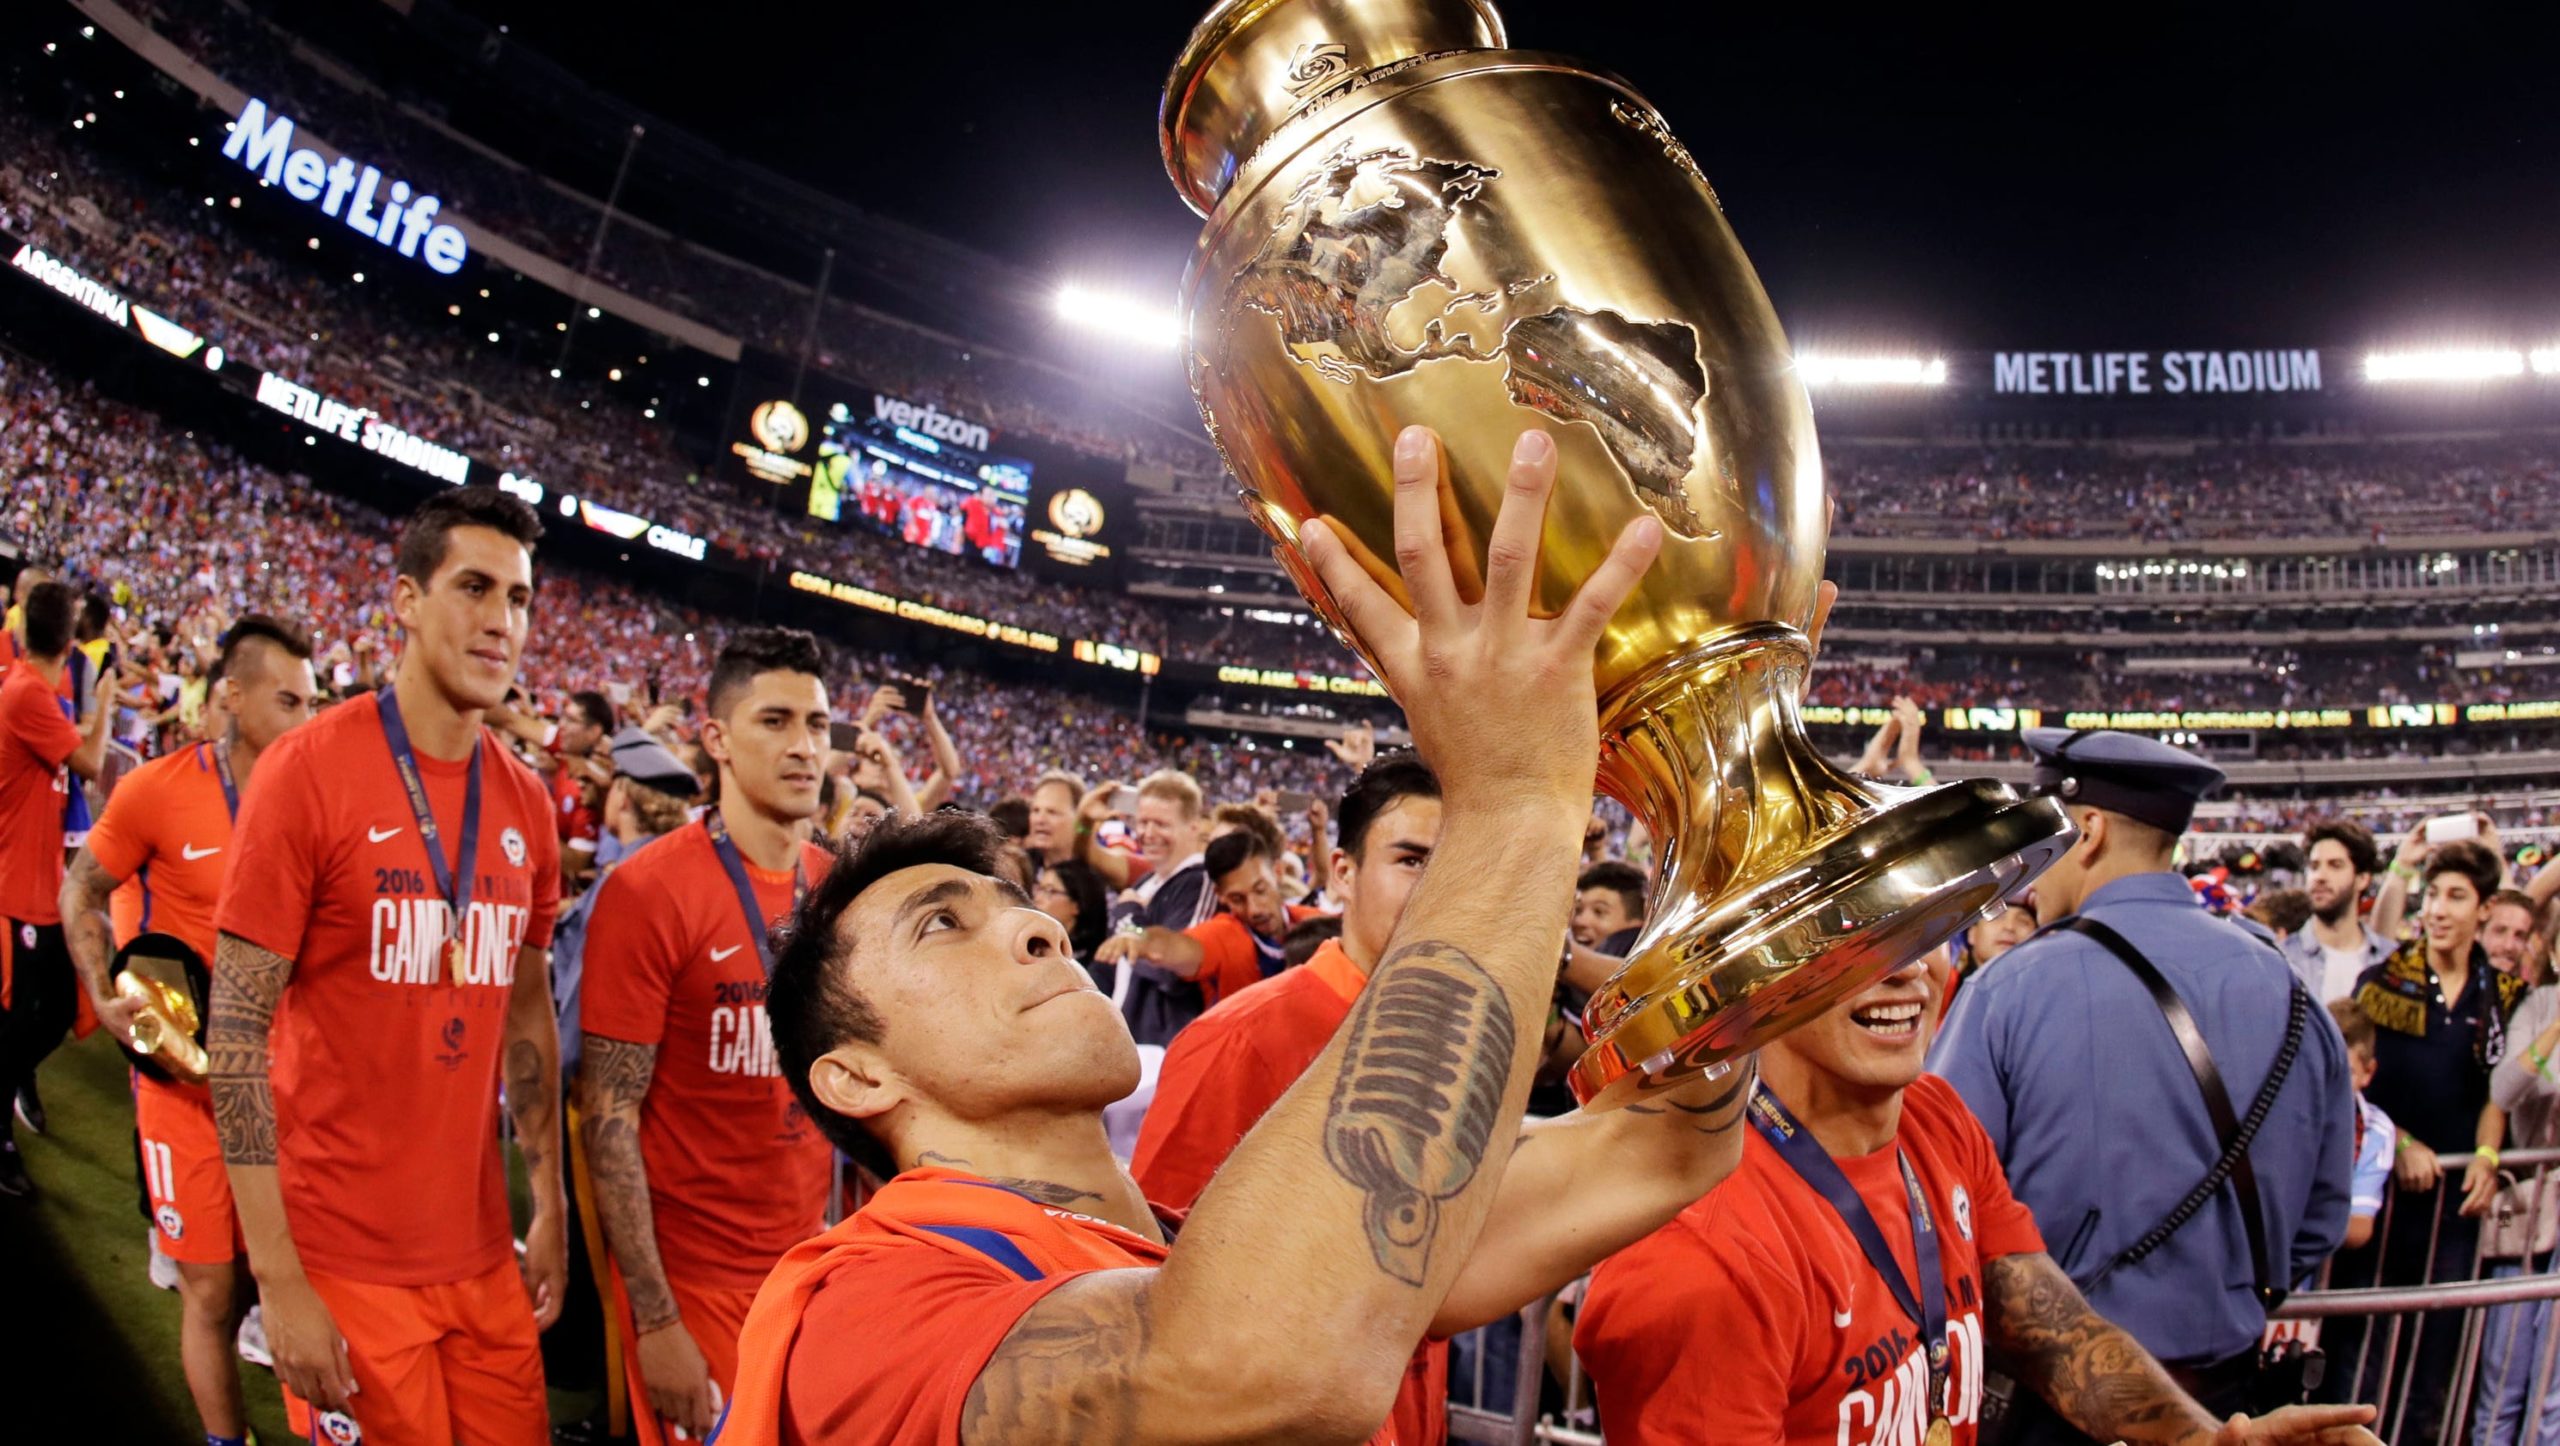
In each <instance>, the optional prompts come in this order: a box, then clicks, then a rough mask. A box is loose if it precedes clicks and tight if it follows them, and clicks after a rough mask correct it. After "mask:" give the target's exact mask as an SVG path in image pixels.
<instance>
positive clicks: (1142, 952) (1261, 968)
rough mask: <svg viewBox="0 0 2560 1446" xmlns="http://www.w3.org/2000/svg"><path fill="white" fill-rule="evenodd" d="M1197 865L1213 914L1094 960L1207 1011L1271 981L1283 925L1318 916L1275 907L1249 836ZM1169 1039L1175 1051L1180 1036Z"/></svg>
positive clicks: (1214, 845) (1109, 948) (1275, 883)
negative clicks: (1191, 988) (1182, 986)
mask: <svg viewBox="0 0 2560 1446" xmlns="http://www.w3.org/2000/svg"><path fill="white" fill-rule="evenodd" d="M1200 862H1201V867H1202V868H1204V869H1206V870H1207V871H1208V874H1209V882H1210V884H1211V886H1212V887H1214V888H1215V889H1216V891H1217V899H1218V912H1217V913H1215V914H1212V915H1210V916H1209V917H1208V918H1207V919H1205V920H1203V921H1202V922H1200V923H1197V924H1194V925H1192V926H1191V927H1190V928H1188V929H1167V928H1164V927H1162V926H1160V925H1149V926H1147V927H1146V928H1145V929H1144V930H1142V931H1140V932H1138V933H1135V934H1116V935H1113V936H1112V937H1111V938H1108V939H1105V940H1103V941H1102V947H1101V949H1100V950H1098V951H1096V953H1095V954H1094V959H1095V961H1096V962H1097V963H1103V964H1117V963H1120V962H1121V961H1123V960H1127V959H1135V960H1137V961H1139V962H1141V963H1146V964H1153V965H1155V966H1157V967H1158V968H1161V969H1164V970H1167V971H1169V972H1171V973H1172V974H1173V975H1174V976H1175V977H1177V978H1181V979H1188V980H1191V981H1192V982H1194V983H1196V984H1198V985H1199V986H1200V995H1201V998H1202V999H1203V1000H1204V1001H1205V1002H1206V1004H1207V1005H1208V1006H1209V1007H1211V1008H1215V1007H1216V1006H1217V1005H1218V1004H1219V1003H1221V1002H1223V1001H1224V1000H1225V999H1227V998H1228V997H1229V996H1231V995H1234V994H1236V993H1239V992H1241V991H1242V990H1244V989H1245V988H1246V987H1247V986H1249V985H1254V984H1259V983H1261V982H1262V981H1263V980H1265V979H1269V978H1271V977H1273V976H1275V975H1277V974H1278V973H1279V972H1280V971H1281V969H1282V968H1283V967H1285V961H1284V959H1283V956H1282V953H1281V948H1280V936H1281V935H1283V934H1286V933H1288V932H1289V926H1290V925H1292V924H1295V923H1297V922H1298V921H1300V920H1302V919H1312V918H1314V917H1316V915H1318V914H1319V913H1321V912H1323V911H1322V910H1320V909H1310V908H1306V907H1303V906H1301V905H1298V904H1288V903H1283V902H1281V899H1280V875H1279V871H1278V868H1277V865H1276V862H1275V860H1274V859H1273V857H1272V850H1271V845H1270V843H1269V841H1267V840H1265V839H1264V838H1262V837H1261V835H1259V834H1257V833H1255V832H1253V831H1252V830H1250V829H1237V830H1236V831H1235V832H1233V833H1225V834H1220V835H1219V836H1218V837H1217V838H1215V839H1212V840H1210V842H1209V847H1208V849H1207V850H1206V851H1205V852H1204V853H1202V855H1201V858H1200ZM1174 1038H1175V1043H1176V1044H1179V1043H1180V1042H1181V1039H1182V1036H1180V1035H1176V1036H1175V1037H1174ZM1142 1183H1143V1182H1142ZM1159 1198H1161V1197H1159ZM1172 1203H1177V1204H1178V1203H1181V1202H1178V1201H1177V1202H1172Z"/></svg>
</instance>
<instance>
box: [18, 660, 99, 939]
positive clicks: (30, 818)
mask: <svg viewBox="0 0 2560 1446" xmlns="http://www.w3.org/2000/svg"><path fill="white" fill-rule="evenodd" d="M78 751H80V730H79V729H77V728H74V727H72V726H71V720H70V719H68V718H66V717H64V716H63V715H62V695H61V694H60V693H58V692H56V691H55V689H54V685H53V684H51V683H48V682H46V681H45V679H44V675H43V674H42V673H39V672H37V671H36V670H35V669H34V668H33V667H32V666H27V665H21V666H18V667H14V668H11V669H10V670H9V675H8V677H7V678H5V679H0V915H6V916H7V917H9V918H12V919H15V920H17V921H18V922H19V923H21V924H59V923H61V922H62V810H63V807H64V805H65V804H67V803H68V802H69V801H70V796H71V795H70V789H71V781H70V780H71V774H70V770H69V769H67V768H65V767H64V766H63V765H64V763H65V761H66V760H68V759H69V758H70V757H71V755H72V754H74V753H77V752H78Z"/></svg>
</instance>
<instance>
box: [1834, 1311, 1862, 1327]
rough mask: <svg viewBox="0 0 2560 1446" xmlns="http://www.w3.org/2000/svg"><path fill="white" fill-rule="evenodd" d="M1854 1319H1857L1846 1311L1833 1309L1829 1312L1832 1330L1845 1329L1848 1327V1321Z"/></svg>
mask: <svg viewBox="0 0 2560 1446" xmlns="http://www.w3.org/2000/svg"><path fill="white" fill-rule="evenodd" d="M1855 1319H1857V1317H1856V1316H1855V1315H1853V1314H1851V1313H1850V1312H1848V1311H1845V1310H1835V1311H1833V1312H1832V1313H1831V1328H1832V1329H1833V1330H1843V1331H1845V1330H1847V1329H1848V1328H1849V1322H1851V1321H1853V1320H1855Z"/></svg>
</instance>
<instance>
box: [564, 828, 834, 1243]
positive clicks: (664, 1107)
mask: <svg viewBox="0 0 2560 1446" xmlns="http://www.w3.org/2000/svg"><path fill="white" fill-rule="evenodd" d="M801 851H802V852H801V856H802V859H803V863H802V870H803V873H804V874H805V876H806V878H807V879H808V882H809V886H810V887H812V888H814V887H816V886H817V882H818V880H819V879H821V878H823V877H824V876H825V875H826V871H827V864H828V862H829V859H830V856H829V855H828V853H827V851H826V850H825V849H822V848H819V847H817V846H816V845H814V844H803V845H802V846H801ZM747 876H748V879H749V881H750V882H751V883H753V885H754V887H755V894H756V906H757V907H758V908H759V909H761V910H762V911H763V913H764V916H765V918H767V919H768V920H770V919H776V918H779V917H781V916H783V915H786V914H788V913H789V912H790V910H791V875H789V874H787V873H774V872H772V871H770V870H767V869H760V868H757V867H756V866H755V865H754V864H752V863H750V864H748V865H747ZM597 887H598V888H600V889H602V890H604V892H603V893H601V894H599V895H597V896H596V905H595V910H594V912H593V915H592V916H591V918H590V919H589V922H588V925H587V942H586V953H585V958H586V972H585V982H584V984H583V985H582V986H581V990H582V994H581V1000H580V1003H579V1006H578V1019H579V1028H580V1029H582V1030H583V1031H584V1032H586V1033H587V1034H590V1035H602V1036H604V1037H606V1038H608V1039H619V1040H624V1041H627V1042H629V1043H632V1044H648V1045H655V1046H657V1049H658V1064H657V1071H656V1073H655V1074H653V1075H652V1076H651V1078H650V1080H649V1095H648V1098H647V1100H645V1101H644V1102H643V1103H642V1105H641V1108H640V1158H641V1160H642V1161H643V1162H644V1163H645V1164H646V1165H647V1166H648V1169H649V1205H650V1209H651V1212H652V1214H653V1215H654V1217H655V1219H656V1223H657V1229H658V1255H659V1258H660V1259H661V1260H662V1261H663V1262H664V1264H665V1266H666V1271H667V1276H668V1278H669V1279H671V1280H683V1281H688V1282H692V1283H696V1284H700V1285H705V1286H711V1287H717V1288H721V1289H729V1290H753V1289H755V1288H756V1287H757V1286H758V1285H759V1284H761V1283H762V1282H763V1280H764V1278H765V1274H766V1272H767V1271H769V1270H771V1269H772V1268H773V1262H774V1261H775V1260H776V1259H777V1258H779V1257H780V1256H781V1254H782V1252H784V1251H785V1250H788V1249H790V1248H791V1247H792V1246H794V1245H796V1244H798V1243H799V1242H801V1241H803V1240H806V1239H808V1238H809V1237H810V1236H812V1235H815V1234H816V1233H817V1232H818V1229H819V1227H820V1226H822V1225H824V1224H825V1223H826V1213H827V1187H828V1183H829V1181H830V1179H831V1177H832V1175H833V1163H834V1158H835V1157H834V1153H833V1151H832V1150H830V1148H829V1147H828V1145H827V1141H826V1137H825V1136H823V1135H821V1134H819V1133H818V1129H817V1127H816V1126H815V1125H813V1124H812V1123H810V1120H809V1116H808V1114H807V1113H806V1112H805V1111H803V1110H802V1109H801V1108H800V1104H799V1102H798V1101H797V1100H795V1099H793V1098H792V1095H791V1086H790V1085H789V1084H788V1083H787V1082H786V1081H785V1080H784V1079H783V1077H782V1068H781V1065H780V1064H779V1063H778V1062H777V1061H776V1059H775V1057H774V1052H773V1027H772V1026H771V1025H770V1024H769V1023H767V1022H766V1019H765V1012H764V996H765V972H764V962H763V960H762V959H761V958H760V957H759V956H758V955H757V953H756V941H755V936H754V934H752V933H751V932H749V930H748V927H747V920H746V915H745V913H744V912H743V911H742V910H740V908H739V907H738V894H737V890H736V889H735V888H734V887H732V886H731V884H730V882H729V875H728V872H727V871H726V870H725V869H723V868H721V866H720V857H719V854H718V853H717V852H716V851H715V850H714V848H713V846H712V842H711V833H710V830H709V829H708V828H707V827H706V826H705V825H703V824H701V823H693V824H688V825H686V826H685V827H683V828H681V829H678V830H676V831H675V832H674V833H672V834H669V835H668V836H667V837H665V838H663V839H660V840H658V841H657V842H655V843H653V844H651V845H650V846H649V847H647V848H645V849H642V850H640V851H639V852H638V853H636V854H633V855H632V856H631V857H630V858H629V859H628V860H626V861H624V862H623V863H620V864H617V865H615V867H614V870H613V872H612V873H610V874H607V875H606V876H605V880H604V882H603V883H601V884H599V885H597Z"/></svg>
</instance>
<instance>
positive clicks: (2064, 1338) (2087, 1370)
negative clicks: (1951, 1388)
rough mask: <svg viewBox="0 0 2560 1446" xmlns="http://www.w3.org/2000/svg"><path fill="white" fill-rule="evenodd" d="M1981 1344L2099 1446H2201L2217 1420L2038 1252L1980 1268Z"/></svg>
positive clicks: (2060, 1270)
mask: <svg viewBox="0 0 2560 1446" xmlns="http://www.w3.org/2000/svg"><path fill="white" fill-rule="evenodd" d="M1982 1285H1983V1295H1984V1298H1985V1299H1984V1309H1983V1313H1982V1323H1983V1330H1984V1334H1985V1338H1986V1340H1987V1343H1988V1344H1989V1346H1990V1349H1991V1354H1992V1356H1993V1359H1994V1360H1995V1361H1999V1362H2003V1363H2005V1364H2006V1366H2007V1368H2008V1370H2009V1372H2010V1374H2012V1375H2013V1376H2015V1377H2016V1378H2017V1379H2018V1380H2019V1381H2020V1382H2021V1383H2023V1384H2024V1385H2026V1386H2027V1387H2028V1388H2029V1389H2031V1390H2033V1391H2034V1392H2035V1393H2036V1394H2037V1395H2039V1396H2042V1397H2043V1398H2044V1399H2045V1400H2046V1402H2048V1403H2049V1404H2051V1405H2052V1407H2053V1408H2054V1410H2056V1411H2058V1412H2060V1413H2061V1414H2062V1416H2063V1419H2065V1420H2067V1421H2069V1422H2070V1423H2071V1424H2072V1425H2074V1426H2077V1427H2079V1428H2080V1430H2082V1431H2083V1432H2085V1433H2087V1434H2088V1435H2090V1436H2093V1437H2096V1438H2097V1439H2098V1440H2101V1441H2118V1440H2121V1441H2129V1442H2187V1441H2210V1440H2211V1439H2213V1435H2214V1433H2215V1431H2216V1430H2217V1429H2218V1425H2219V1423H2217V1422H2216V1421H2214V1420H2213V1418H2212V1417H2210V1416H2208V1415H2207V1414H2205V1411H2204V1408H2203V1407H2201V1406H2199V1405H2197V1404H2196V1402H2195V1400H2194V1398H2192V1397H2190V1396H2189V1395H2188V1394H2187V1393H2186V1392H2185V1391H2183V1390H2180V1389H2179V1388H2178V1383H2177V1382H2175V1381H2173V1380H2171V1379H2169V1373H2168V1372H2167V1371H2165V1370H2163V1369H2162V1368H2161V1365H2160V1363H2159V1362H2158V1361H2156V1360H2153V1359H2152V1357H2151V1353H2150V1352H2149V1351H2146V1350H2144V1349H2143V1348H2142V1346H2141V1343H2139V1342H2137V1341H2136V1340H2134V1338H2133V1337H2131V1336H2129V1335H2127V1334H2125V1333H2124V1331H2122V1330H2121V1329H2119V1328H2118V1327H2116V1326H2114V1325H2112V1324H2110V1323H2109V1322H2108V1321H2107V1320H2106V1319H2105V1318H2104V1317H2102V1316H2100V1315H2099V1314H2098V1313H2097V1312H2096V1311H2093V1310H2091V1309H2089V1302H2088V1301H2086V1300H2084V1299H2082V1298H2081V1295H2080V1289H2079V1287H2077V1286H2075V1285H2073V1284H2072V1283H2071V1278H2070V1277H2069V1276H2067V1275H2064V1274H2063V1273H2062V1268H2061V1267H2060V1266H2058V1265H2055V1264H2054V1263H2053V1258H2052V1257H2051V1256H2049V1255H2045V1254H2043V1253H2041V1252H2038V1253H2036V1254H2032V1255H2004V1256H2001V1257H1999V1258H1998V1259H1996V1260H1993V1261H1991V1262H1989V1263H1988V1264H1986V1265H1984V1266H1983V1268H1982Z"/></svg>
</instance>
